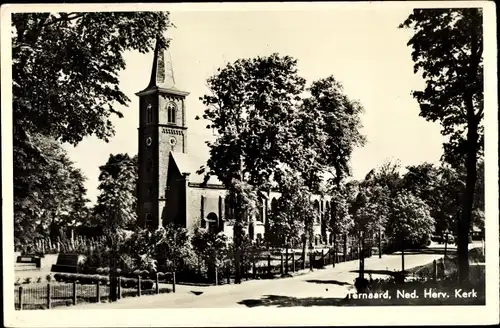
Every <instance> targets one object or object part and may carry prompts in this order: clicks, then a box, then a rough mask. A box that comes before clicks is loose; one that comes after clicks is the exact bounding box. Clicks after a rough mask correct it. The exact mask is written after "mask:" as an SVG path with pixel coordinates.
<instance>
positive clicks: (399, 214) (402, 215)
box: [386, 191, 434, 273]
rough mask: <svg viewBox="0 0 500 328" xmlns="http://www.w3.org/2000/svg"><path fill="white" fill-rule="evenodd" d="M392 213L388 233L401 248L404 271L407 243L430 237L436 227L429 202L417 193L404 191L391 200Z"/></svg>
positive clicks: (388, 223)
mask: <svg viewBox="0 0 500 328" xmlns="http://www.w3.org/2000/svg"><path fill="white" fill-rule="evenodd" d="M390 211H391V215H390V216H389V221H388V222H387V230H386V233H387V235H388V236H390V238H392V239H393V242H394V243H395V244H397V245H399V248H400V250H401V267H402V269H401V271H402V272H403V273H404V270H405V267H404V250H405V247H406V245H408V244H412V243H418V242H419V241H420V240H422V239H424V238H428V237H429V236H430V234H431V233H432V231H433V228H434V219H433V218H432V217H431V215H430V211H429V207H428V206H427V204H426V203H425V202H424V201H423V200H421V199H420V198H418V197H417V196H415V195H412V194H411V193H409V192H407V191H402V192H400V193H398V195H397V196H396V197H395V198H393V199H392V200H391V206H390Z"/></svg>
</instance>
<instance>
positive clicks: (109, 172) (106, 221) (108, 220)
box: [94, 154, 138, 234]
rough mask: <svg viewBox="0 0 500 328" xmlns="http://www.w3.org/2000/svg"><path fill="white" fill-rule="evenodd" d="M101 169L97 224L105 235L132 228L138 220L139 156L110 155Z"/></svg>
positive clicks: (95, 214) (96, 214)
mask: <svg viewBox="0 0 500 328" xmlns="http://www.w3.org/2000/svg"><path fill="white" fill-rule="evenodd" d="M99 169H100V171H101V173H100V174H99V186H98V189H99V190H100V192H101V193H100V195H99V196H98V198H97V204H96V206H95V208H94V216H95V220H96V224H97V225H100V226H101V227H103V230H104V232H105V233H106V234H114V233H115V232H116V231H117V229H129V228H131V227H132V226H133V225H134V224H135V222H136V220H137V215H136V204H137V197H136V188H137V187H136V185H137V176H138V172H137V156H135V157H133V158H131V157H130V156H129V155H128V154H117V155H110V156H109V159H108V161H107V162H106V164H105V165H103V166H101V167H100V168H99Z"/></svg>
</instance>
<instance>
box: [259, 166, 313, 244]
mask: <svg viewBox="0 0 500 328" xmlns="http://www.w3.org/2000/svg"><path fill="white" fill-rule="evenodd" d="M276 179H277V181H278V184H279V190H280V193H281V195H280V197H279V198H278V200H277V207H276V211H275V212H273V213H271V215H269V217H268V219H269V230H270V232H271V234H272V235H273V236H274V237H275V238H277V240H278V241H279V245H288V246H290V244H297V243H299V242H300V240H301V238H303V236H307V237H308V238H309V239H310V238H311V236H312V228H313V224H314V222H315V221H316V219H317V218H318V213H317V210H315V209H314V206H313V204H312V202H311V196H312V194H311V192H310V191H309V188H307V187H306V186H305V183H304V180H303V179H302V177H301V176H300V175H298V174H293V173H291V172H287V173H285V174H279V175H278V176H277V177H276Z"/></svg>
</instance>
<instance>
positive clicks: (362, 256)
mask: <svg viewBox="0 0 500 328" xmlns="http://www.w3.org/2000/svg"><path fill="white" fill-rule="evenodd" d="M359 248H360V254H359V278H360V279H363V278H364V277H365V242H364V236H362V237H361V240H360V242H359Z"/></svg>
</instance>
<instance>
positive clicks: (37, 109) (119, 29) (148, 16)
mask: <svg viewBox="0 0 500 328" xmlns="http://www.w3.org/2000/svg"><path fill="white" fill-rule="evenodd" d="M168 27H170V21H169V14H168V12H88V13H73V12H72V13H62V12H60V13H16V14H13V15H12V28H13V33H12V80H13V109H14V113H13V118H14V132H15V138H14V140H20V139H27V140H28V141H29V137H30V135H31V134H33V133H41V134H44V135H47V136H52V137H54V138H55V139H56V140H61V141H63V142H69V143H72V144H77V143H78V142H79V141H81V140H82V138H83V137H85V136H87V135H92V134H95V135H96V136H97V137H98V138H100V139H104V140H108V139H109V138H110V137H111V136H112V135H113V134H114V130H113V125H112V123H111V120H110V116H111V114H116V115H118V116H119V117H121V116H123V114H122V113H121V112H120V111H119V110H118V109H117V108H116V105H122V106H123V105H126V104H127V103H128V102H129V99H128V97H127V96H126V95H125V94H124V93H123V92H122V91H121V90H120V89H119V87H118V82H119V80H118V75H119V73H120V72H121V71H122V70H123V69H124V68H125V62H124V59H123V53H124V52H125V51H128V50H137V51H140V52H141V53H146V52H148V51H150V50H151V49H152V48H153V46H154V41H155V40H156V39H157V38H159V39H160V41H161V42H163V43H168V40H167V39H166V38H165V37H164V36H163V32H164V31H166V30H167V28H168Z"/></svg>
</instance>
